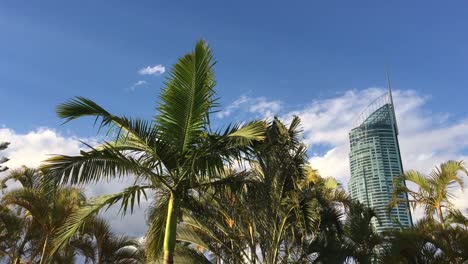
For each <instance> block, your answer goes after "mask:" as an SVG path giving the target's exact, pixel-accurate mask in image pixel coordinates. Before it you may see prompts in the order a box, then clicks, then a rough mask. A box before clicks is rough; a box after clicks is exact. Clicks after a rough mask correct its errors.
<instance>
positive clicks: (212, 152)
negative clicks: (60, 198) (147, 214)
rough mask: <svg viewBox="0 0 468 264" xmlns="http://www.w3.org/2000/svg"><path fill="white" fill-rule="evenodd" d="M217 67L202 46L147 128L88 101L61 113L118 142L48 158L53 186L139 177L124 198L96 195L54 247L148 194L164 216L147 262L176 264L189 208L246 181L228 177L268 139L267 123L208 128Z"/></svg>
mask: <svg viewBox="0 0 468 264" xmlns="http://www.w3.org/2000/svg"><path fill="white" fill-rule="evenodd" d="M213 66H214V60H213V55H212V52H211V50H210V48H209V47H208V45H207V44H206V43H205V42H204V41H199V42H198V43H197V44H196V45H195V49H194V50H193V51H192V52H191V53H188V54H186V55H184V56H183V57H182V58H180V59H179V60H178V62H177V63H176V64H175V65H174V66H173V69H172V70H171V72H170V74H169V77H168V78H167V80H166V82H165V87H164V89H163V91H162V94H161V97H160V104H159V107H158V110H159V112H158V114H157V115H156V117H155V118H154V120H153V121H150V122H148V121H144V120H141V119H132V118H128V117H125V116H122V117H119V116H115V115H112V114H110V113H109V112H107V111H106V110H105V109H104V108H102V107H101V106H99V105H98V104H96V103H94V102H93V101H91V100H89V99H86V98H83V97H76V98H75V99H73V100H71V101H69V102H66V103H64V104H62V105H60V106H59V107H58V108H57V113H58V115H59V116H60V117H61V118H64V119H66V121H70V120H73V119H76V118H80V117H84V116H91V117H94V118H96V119H100V120H101V122H100V127H107V128H108V129H109V131H110V133H111V135H112V136H113V139H112V140H110V141H105V142H104V143H103V144H101V145H99V146H98V147H94V148H93V147H91V146H89V147H90V149H91V150H89V151H82V152H81V155H79V156H56V157H53V158H51V159H48V160H47V161H46V162H45V164H44V166H43V168H44V169H47V170H48V171H49V173H51V174H52V175H53V176H54V179H55V180H57V181H58V180H60V181H61V182H65V183H72V184H86V183H93V182H96V181H100V180H112V179H114V178H116V177H124V176H125V177H131V176H134V177H135V184H134V185H132V186H130V187H128V188H127V189H125V190H124V191H123V192H121V193H118V194H114V195H107V196H101V197H98V198H97V199H95V200H94V201H93V202H92V203H91V204H89V205H88V206H87V207H86V208H84V209H82V210H81V211H80V213H79V214H76V215H75V216H74V217H73V218H72V219H71V220H70V221H69V222H68V225H67V226H66V227H65V228H63V229H61V233H60V234H61V235H60V236H59V240H58V244H57V247H55V249H57V248H58V247H60V245H61V244H63V243H65V242H66V241H68V240H69V238H70V237H72V235H73V233H74V232H76V231H77V230H78V229H79V228H80V227H81V226H82V225H83V224H84V223H85V222H86V218H88V217H91V216H92V215H93V214H95V213H96V212H97V211H99V210H100V209H101V208H103V207H105V206H110V205H112V204H115V203H117V202H121V207H122V213H124V214H125V213H127V209H130V211H132V210H133V207H134V206H135V205H136V203H135V201H136V202H137V203H139V202H140V200H141V199H143V197H146V193H147V192H148V191H150V192H152V193H153V195H154V197H153V203H155V204H157V205H158V206H159V207H158V208H159V209H160V210H159V211H158V214H157V215H154V216H153V217H152V218H151V219H150V226H149V230H148V232H147V235H146V242H147V247H148V252H147V253H148V256H149V258H150V259H157V258H159V256H160V253H161V251H162V250H163V252H164V261H165V263H173V257H174V249H175V246H176V233H177V224H178V222H179V220H180V219H181V213H182V211H181V210H182V208H183V207H184V203H186V202H187V201H189V200H191V199H198V196H199V194H200V193H203V191H204V190H205V189H206V188H207V187H209V186H210V185H223V184H229V183H232V182H238V181H239V180H242V179H241V177H239V175H238V174H236V173H234V174H228V173H227V172H229V171H228V170H225V166H226V165H227V164H229V163H231V162H233V161H234V160H240V159H241V158H242V157H243V154H242V153H244V152H243V151H244V150H247V149H248V147H249V145H250V144H251V143H252V142H254V141H257V140H262V139H263V138H264V126H265V125H264V123H263V122H252V123H249V124H247V125H245V126H241V125H232V126H228V128H227V129H225V130H219V131H216V132H213V131H212V130H211V128H210V119H209V116H210V113H211V112H212V111H213V107H214V106H216V105H217V104H216V98H215V97H214V96H215V91H214V86H215V80H214V72H213ZM112 133H113V134H112ZM162 212H166V213H162Z"/></svg>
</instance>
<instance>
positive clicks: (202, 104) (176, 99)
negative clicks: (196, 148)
mask: <svg viewBox="0 0 468 264" xmlns="http://www.w3.org/2000/svg"><path fill="white" fill-rule="evenodd" d="M213 65H214V61H213V54H212V52H211V49H210V48H209V47H208V45H207V44H206V42H204V41H203V40H201V41H199V42H197V44H196V46H195V49H194V50H193V51H192V52H191V53H189V54H186V55H185V56H183V57H182V58H180V59H179V60H178V61H177V63H176V64H175V65H174V66H173V68H172V70H171V72H170V73H169V75H170V77H169V78H168V79H167V80H166V84H165V87H164V89H163V92H162V94H161V103H160V105H159V115H158V116H157V117H156V120H157V122H158V124H159V125H160V126H161V130H162V132H163V135H164V137H165V138H166V139H167V141H168V142H172V144H173V145H174V146H176V148H177V149H178V151H180V152H185V151H186V149H187V148H188V146H189V145H190V144H192V142H193V141H194V140H195V139H196V138H197V136H198V135H199V134H200V133H201V132H202V131H203V130H204V129H206V128H208V122H209V119H208V115H209V113H210V111H211V108H212V107H213V106H214V104H215V101H216V99H215V98H214V95H215V92H214V90H213V88H214V86H215V80H214V72H213Z"/></svg>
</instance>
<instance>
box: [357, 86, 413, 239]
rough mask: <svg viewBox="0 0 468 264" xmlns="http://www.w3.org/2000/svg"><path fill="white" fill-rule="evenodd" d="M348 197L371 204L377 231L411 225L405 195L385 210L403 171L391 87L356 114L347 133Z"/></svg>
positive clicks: (369, 205)
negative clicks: (353, 123) (351, 127)
mask: <svg viewBox="0 0 468 264" xmlns="http://www.w3.org/2000/svg"><path fill="white" fill-rule="evenodd" d="M349 141H350V147H351V151H350V154H349V160H350V168H351V179H350V182H349V186H348V187H349V192H350V194H351V197H352V198H353V199H355V200H359V201H360V202H361V203H363V204H365V205H367V206H368V207H370V208H373V209H374V211H375V212H376V214H377V217H378V220H377V219H375V218H374V220H373V223H372V224H373V226H374V228H375V230H376V231H377V232H378V233H381V232H383V231H387V230H391V229H395V228H400V226H404V227H410V226H412V219H411V212H410V210H409V205H408V202H407V201H408V197H407V196H406V195H405V194H401V195H400V197H399V198H400V199H402V200H403V201H406V202H402V203H400V204H398V205H397V206H396V207H394V208H393V209H391V210H389V207H388V204H389V202H390V200H391V199H392V193H393V180H394V178H395V177H397V176H399V175H401V174H402V173H403V166H402V162H401V155H400V148H399V144H398V127H397V124H396V118H395V111H394V106H393V99H392V94H391V91H390V90H389V92H388V93H387V94H385V95H383V96H381V97H379V98H377V99H376V100H375V101H374V102H372V103H371V104H370V105H369V106H368V107H367V108H366V110H365V111H364V112H363V113H362V114H361V115H360V117H359V118H358V121H357V124H356V127H355V128H353V129H352V130H351V132H350V133H349Z"/></svg>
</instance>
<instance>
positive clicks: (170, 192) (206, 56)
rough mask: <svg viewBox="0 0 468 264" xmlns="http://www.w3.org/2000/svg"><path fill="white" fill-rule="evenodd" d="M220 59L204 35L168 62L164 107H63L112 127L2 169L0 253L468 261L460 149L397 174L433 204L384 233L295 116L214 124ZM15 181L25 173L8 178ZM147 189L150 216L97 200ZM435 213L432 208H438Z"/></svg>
mask: <svg viewBox="0 0 468 264" xmlns="http://www.w3.org/2000/svg"><path fill="white" fill-rule="evenodd" d="M214 64H215V62H214V59H213V55H212V52H211V50H210V49H209V47H208V46H207V44H206V43H205V42H204V41H199V42H198V43H197V44H196V46H195V48H194V50H193V51H191V52H190V53H188V54H186V55H184V56H183V57H181V58H180V59H179V60H178V62H177V63H176V64H175V65H174V66H173V69H172V70H171V71H170V73H169V77H168V78H167V80H166V82H165V86H164V88H163V90H162V92H161V96H160V100H159V105H158V107H157V110H158V111H157V114H156V116H155V118H154V119H153V120H150V121H147V120H142V119H138V118H131V117H127V116H116V115H113V114H111V113H110V112H108V111H107V110H105V109H104V108H102V107H101V106H99V105H98V104H96V103H95V102H93V101H92V100H89V99H87V98H83V97H76V98H74V99H72V100H70V101H68V102H66V103H64V104H62V105H60V106H59V107H58V108H57V113H58V115H59V116H60V117H61V118H63V119H65V121H67V122H68V121H71V120H74V119H77V118H81V117H92V118H94V119H95V124H97V126H98V128H99V129H104V130H106V132H107V133H106V140H105V141H104V142H102V143H101V144H100V145H98V146H91V145H88V146H87V149H86V150H83V151H81V153H80V155H77V156H65V155H61V156H55V157H52V158H50V159H48V160H46V161H45V162H44V163H43V165H42V166H41V167H40V168H38V169H30V168H21V169H19V170H14V171H12V172H11V173H9V174H8V177H6V178H4V179H3V181H2V186H3V187H2V188H3V190H4V192H5V193H4V195H3V196H2V199H1V203H0V204H1V207H0V262H1V260H2V258H3V259H4V260H5V261H9V262H11V263H73V262H74V261H77V259H79V258H81V259H83V260H84V261H86V262H92V263H344V262H354V263H375V262H382V263H431V261H432V263H444V262H446V263H462V262H463V261H465V260H467V259H468V256H467V255H466V253H467V252H466V251H467V250H466V249H467V248H468V232H467V223H468V220H467V219H466V218H465V216H464V215H463V214H462V213H461V212H459V211H456V210H454V208H453V206H452V204H451V203H450V198H452V197H451V194H450V192H449V189H450V187H451V186H452V185H454V183H457V184H459V185H460V186H462V187H463V182H462V178H461V176H460V175H459V173H463V172H464V173H466V169H465V168H464V167H463V164H462V163H461V162H447V163H445V164H443V165H442V167H441V168H440V169H439V170H438V171H436V172H435V173H433V174H431V175H430V176H429V177H426V176H423V175H421V174H419V173H417V172H408V173H406V174H405V175H403V176H402V177H401V178H400V179H399V180H400V181H404V180H406V181H412V182H414V183H416V184H417V185H419V186H420V189H419V190H417V191H412V190H409V189H405V188H403V187H399V186H400V184H398V183H397V184H396V185H395V186H397V187H396V188H395V197H396V198H395V199H394V201H393V204H392V205H390V206H393V205H396V204H397V203H399V202H400V201H399V200H398V199H397V197H400V196H399V193H401V192H406V193H408V195H409V196H410V197H411V203H412V204H413V205H415V206H423V207H424V209H425V213H426V218H424V219H423V220H422V221H421V222H420V223H418V224H417V225H416V226H415V227H414V228H410V229H404V230H398V231H395V232H390V233H388V234H377V233H375V231H374V229H373V227H372V219H373V218H375V217H376V215H375V213H374V212H373V211H372V210H371V209H369V208H366V207H365V206H363V205H362V204H360V203H359V202H356V201H353V200H352V199H350V197H349V196H348V194H347V193H346V192H345V191H344V189H343V188H342V187H341V186H340V184H339V183H338V182H337V181H336V180H335V179H333V178H330V177H322V176H320V174H319V173H318V172H317V171H316V170H314V169H312V168H311V167H310V166H309V165H308V161H307V155H306V147H305V146H304V144H303V143H302V142H301V134H300V132H301V131H300V120H299V118H297V117H296V118H293V119H292V120H289V122H288V123H289V125H285V124H284V123H283V122H281V120H279V119H277V118H275V119H274V120H272V121H269V122H267V121H253V122H249V123H245V124H231V125H229V126H227V128H224V129H221V128H217V129H213V128H212V126H211V123H210V114H211V113H212V112H214V111H215V110H216V109H215V107H216V106H217V98H216V97H215V91H214V86H215V84H216V82H215V78H214V70H213V66H214ZM121 177H132V178H133V179H134V184H133V185H130V186H128V187H127V188H125V189H124V190H123V191H122V192H120V193H115V194H109V195H102V196H98V197H94V198H91V199H87V198H86V197H85V196H84V194H83V192H82V189H81V187H82V186H84V185H87V184H93V183H96V182H98V181H113V180H116V179H118V178H121ZM10 181H17V182H19V183H20V185H21V187H19V188H16V189H11V188H8V189H7V188H6V187H5V186H6V185H7V184H6V183H7V182H10ZM142 200H147V201H149V202H150V206H149V208H147V211H146V214H147V223H148V230H147V232H146V234H145V236H144V237H143V238H142V239H140V240H138V241H136V240H132V239H130V238H128V237H124V236H118V235H116V234H114V233H113V232H112V231H111V230H110V228H109V225H108V224H107V223H106V222H105V221H104V220H103V219H102V218H100V217H99V212H100V211H101V210H103V209H106V208H108V207H110V206H118V207H119V208H120V212H121V213H122V214H130V213H132V212H133V210H134V208H135V207H136V206H139V205H140V202H141V201H142ZM434 215H437V219H435V218H434V217H433V216H434Z"/></svg>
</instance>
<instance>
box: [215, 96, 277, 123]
mask: <svg viewBox="0 0 468 264" xmlns="http://www.w3.org/2000/svg"><path fill="white" fill-rule="evenodd" d="M281 105H282V103H281V102H280V101H270V100H268V99H266V98H265V97H256V98H252V97H248V96H246V95H242V96H241V97H239V98H238V99H237V100H235V101H234V102H232V103H231V104H230V105H228V106H227V107H226V108H225V109H224V110H222V111H220V112H218V113H216V117H218V118H224V117H227V116H230V115H231V114H232V113H233V112H236V111H246V112H249V113H251V114H254V115H255V116H256V117H259V118H269V117H272V116H274V115H277V114H278V113H279V111H280V110H281Z"/></svg>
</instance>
